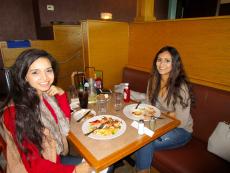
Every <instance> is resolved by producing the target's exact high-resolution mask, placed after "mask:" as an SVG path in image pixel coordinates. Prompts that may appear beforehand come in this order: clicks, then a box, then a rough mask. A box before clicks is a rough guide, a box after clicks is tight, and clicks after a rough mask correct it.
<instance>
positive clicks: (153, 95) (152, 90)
mask: <svg viewBox="0 0 230 173" xmlns="http://www.w3.org/2000/svg"><path fill="white" fill-rule="evenodd" d="M166 51H167V52H169V54H170V55H171V57H172V70H171V72H170V74H169V78H168V81H167V83H166V89H167V95H166V98H165V101H166V102H167V105H169V103H170V101H171V100H173V102H172V104H173V106H175V104H176V102H177V99H178V98H179V101H180V104H181V105H182V107H183V108H185V107H187V106H189V101H191V103H194V97H193V92H192V88H191V84H190V82H189V80H188V78H187V76H186V73H185V71H184V67H183V64H182V60H181V57H180V54H179V52H178V51H177V50H176V49H175V48H174V47H171V46H165V47H163V48H161V49H160V50H159V51H158V52H157V54H156V56H155V58H154V60H153V64H152V71H151V77H150V80H149V85H148V89H147V93H148V97H149V99H150V101H151V103H152V104H153V105H155V104H156V101H157V98H158V95H159V92H160V87H161V86H160V85H161V75H160V73H159V72H158V70H157V67H156V62H157V59H158V56H159V54H161V53H163V52H166ZM183 85H184V86H185V88H187V89H188V92H189V97H188V99H187V100H183V98H182V96H181V95H180V93H181V92H180V91H181V89H182V86H183Z"/></svg>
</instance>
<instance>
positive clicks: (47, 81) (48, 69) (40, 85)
mask: <svg viewBox="0 0 230 173" xmlns="http://www.w3.org/2000/svg"><path fill="white" fill-rule="evenodd" d="M26 81H27V82H28V83H29V84H30V86H31V87H33V88H35V89H36V90H37V92H38V94H39V95H40V94H41V93H42V92H46V91H47V90H49V88H50V86H51V85H52V83H53V82H54V72H53V69H52V66H51V63H50V61H49V59H47V58H46V57H40V58H38V59H37V60H35V61H34V62H33V63H32V64H31V65H30V67H29V69H28V71H27V74H26Z"/></svg>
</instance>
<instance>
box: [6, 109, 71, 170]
mask: <svg viewBox="0 0 230 173" xmlns="http://www.w3.org/2000/svg"><path fill="white" fill-rule="evenodd" d="M3 116H4V124H5V126H6V129H7V130H8V131H9V134H11V139H12V140H11V141H13V144H14V145H16V147H15V148H16V150H15V151H14V155H18V156H19V157H20V158H21V160H22V162H21V163H23V165H24V167H25V168H26V170H27V172H33V173H51V172H55V173H63V172H65V173H72V172H73V171H74V169H75V166H67V165H63V164H61V163H60V162H59V161H58V159H57V160H56V162H55V163H54V162H52V161H50V160H46V159H44V158H43V157H42V156H41V154H40V152H39V150H38V149H37V147H36V146H35V145H34V144H33V143H31V142H29V141H25V142H23V146H24V147H25V148H27V149H29V151H30V152H29V154H28V155H27V156H26V155H25V153H24V152H23V151H22V150H21V149H20V148H19V146H18V145H17V142H16V141H17V140H16V128H15V109H14V107H9V108H7V109H6V110H5V111H4V114H3ZM10 149H12V148H8V150H10ZM28 159H29V161H28ZM53 161H54V160H53ZM7 162H10V160H7ZM18 164H20V163H18ZM9 165H10V164H9ZM11 165H12V164H11ZM12 166H15V165H12ZM16 169H17V167H16V166H15V169H14V168H13V170H16Z"/></svg>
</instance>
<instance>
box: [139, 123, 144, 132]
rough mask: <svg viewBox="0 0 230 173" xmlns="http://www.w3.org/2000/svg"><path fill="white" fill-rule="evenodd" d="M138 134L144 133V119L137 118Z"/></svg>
mask: <svg viewBox="0 0 230 173" xmlns="http://www.w3.org/2000/svg"><path fill="white" fill-rule="evenodd" d="M138 134H139V135H143V134H144V121H143V120H139V122H138Z"/></svg>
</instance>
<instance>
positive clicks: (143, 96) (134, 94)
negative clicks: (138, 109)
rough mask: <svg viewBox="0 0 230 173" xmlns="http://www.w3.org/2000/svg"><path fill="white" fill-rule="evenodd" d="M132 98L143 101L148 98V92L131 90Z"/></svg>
mask: <svg viewBox="0 0 230 173" xmlns="http://www.w3.org/2000/svg"><path fill="white" fill-rule="evenodd" d="M130 98H131V100H135V101H143V100H145V99H146V94H145V93H140V92H136V91H133V90H131V91H130Z"/></svg>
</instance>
